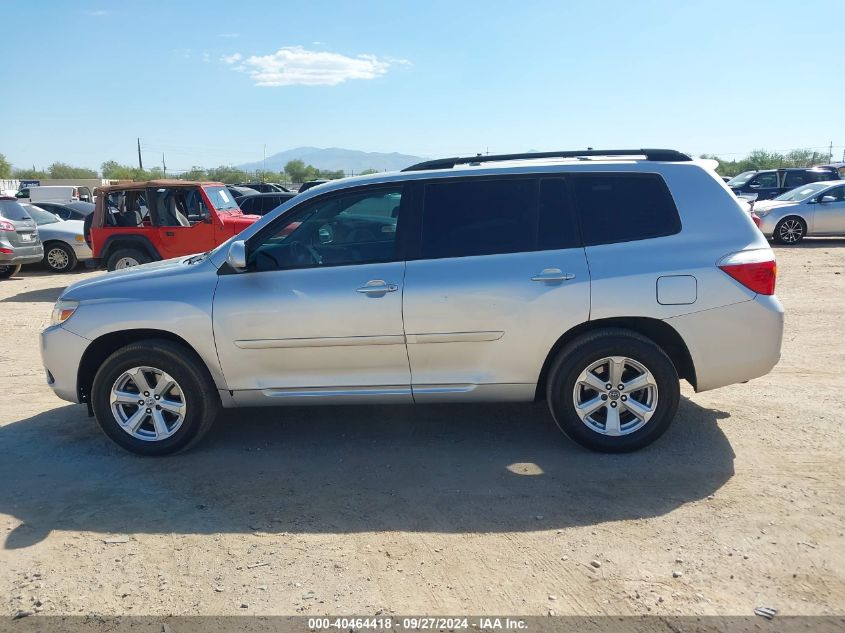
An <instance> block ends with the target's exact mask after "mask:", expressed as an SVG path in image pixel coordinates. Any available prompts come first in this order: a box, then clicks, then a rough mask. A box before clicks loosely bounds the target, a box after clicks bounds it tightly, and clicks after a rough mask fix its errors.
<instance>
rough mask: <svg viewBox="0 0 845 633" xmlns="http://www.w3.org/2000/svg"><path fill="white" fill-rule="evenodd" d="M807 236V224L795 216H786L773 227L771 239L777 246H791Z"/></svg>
mask: <svg viewBox="0 0 845 633" xmlns="http://www.w3.org/2000/svg"><path fill="white" fill-rule="evenodd" d="M806 235H807V223H806V222H804V220H803V219H801V218H799V217H798V216H797V215H788V216H786V217H785V218H783V219H782V220H781V221H780V222H778V223H777V224H776V225H775V231H774V233H772V239H773V240H774V241H775V243H777V244H783V245H785V246H792V245H794V244H797V243H798V242H800V241H801V240H803V239H804V238H805V237H806Z"/></svg>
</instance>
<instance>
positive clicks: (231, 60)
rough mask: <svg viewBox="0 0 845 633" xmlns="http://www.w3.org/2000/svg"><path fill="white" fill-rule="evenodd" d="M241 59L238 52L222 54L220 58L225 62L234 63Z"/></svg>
mask: <svg viewBox="0 0 845 633" xmlns="http://www.w3.org/2000/svg"><path fill="white" fill-rule="evenodd" d="M241 59H242V55H241V54H240V53H235V54H234V55H224V56H223V57H221V58H220V61H221V62H224V63H226V64H235V63H237V62H239V61H241Z"/></svg>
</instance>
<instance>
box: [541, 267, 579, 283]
mask: <svg viewBox="0 0 845 633" xmlns="http://www.w3.org/2000/svg"><path fill="white" fill-rule="evenodd" d="M570 279H575V274H574V273H565V272H561V270H560V268H544V269H543V272H541V273H540V274H539V275H534V276H533V277H532V278H531V281H568V280H570Z"/></svg>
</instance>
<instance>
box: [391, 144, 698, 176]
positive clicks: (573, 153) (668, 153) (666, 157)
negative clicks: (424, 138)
mask: <svg viewBox="0 0 845 633" xmlns="http://www.w3.org/2000/svg"><path fill="white" fill-rule="evenodd" d="M590 156H645V158H646V160H654V161H663V162H683V161H689V160H692V159H691V158H690V157H689V156H687V155H686V154H684V153H682V152H679V151H677V150H674V149H584V150H569V151H561V152H526V153H524V154H494V155H491V156H482V155H480V154H479V155H477V156H456V157H454V158H436V159H434V160H427V161H423V162H422V163H417V164H416V165H411V166H410V167H406V168H405V169H403V170H402V171H425V170H429V169H452V168H453V167H454V166H455V165H467V164H471V163H497V162H501V161H507V160H531V159H537V158H587V157H590Z"/></svg>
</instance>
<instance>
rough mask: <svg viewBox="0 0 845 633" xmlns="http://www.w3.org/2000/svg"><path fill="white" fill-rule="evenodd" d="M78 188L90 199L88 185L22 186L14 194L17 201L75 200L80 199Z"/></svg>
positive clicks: (36, 202)
mask: <svg viewBox="0 0 845 633" xmlns="http://www.w3.org/2000/svg"><path fill="white" fill-rule="evenodd" d="M80 190H82V196H83V198H84V197H85V196H88V199H89V200H91V197H92V196H91V190H90V189H88V187H75V186H73V185H40V186H38V187H24V188H23V189H21V190H20V191H18V192H17V193H16V194H15V197H16V198H17V199H18V202H31V203H33V204H38V203H39V202H58V203H62V202H75V201H77V200H80V199H81V198H80Z"/></svg>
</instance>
